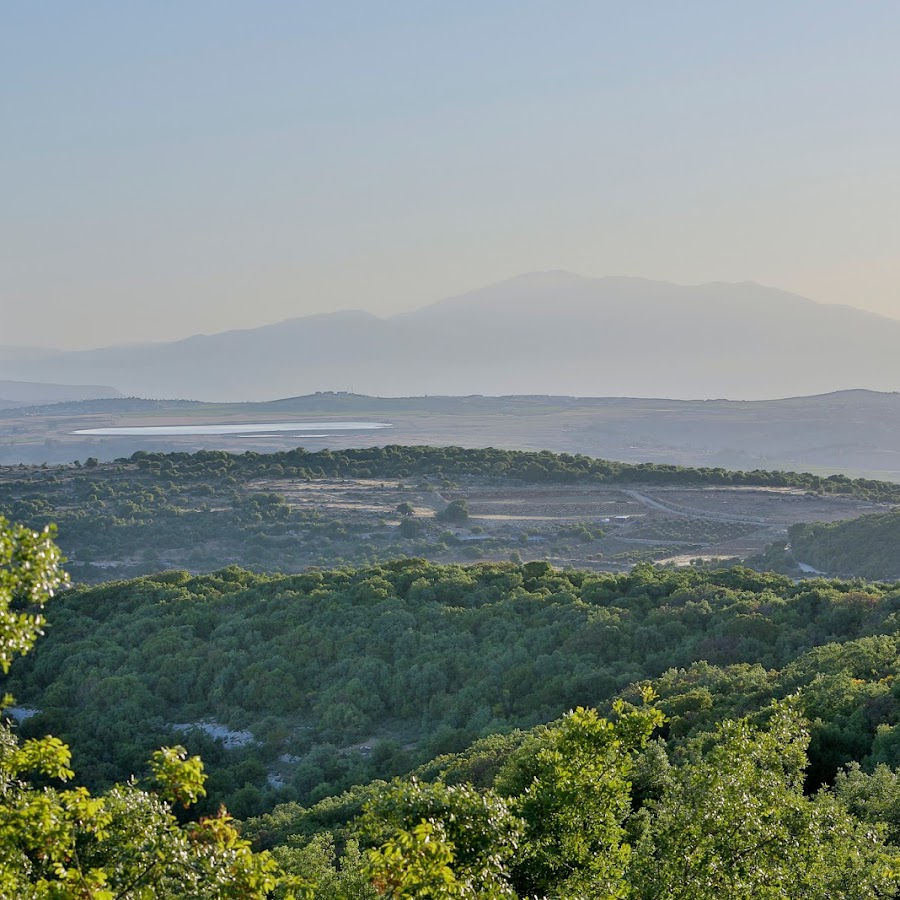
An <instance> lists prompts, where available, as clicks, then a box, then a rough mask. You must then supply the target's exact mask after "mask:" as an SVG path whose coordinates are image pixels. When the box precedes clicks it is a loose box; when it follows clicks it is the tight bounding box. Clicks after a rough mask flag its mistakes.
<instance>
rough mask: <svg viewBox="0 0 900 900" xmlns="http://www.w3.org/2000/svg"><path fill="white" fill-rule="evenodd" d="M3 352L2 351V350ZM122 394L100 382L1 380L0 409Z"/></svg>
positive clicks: (119, 395)
mask: <svg viewBox="0 0 900 900" xmlns="http://www.w3.org/2000/svg"><path fill="white" fill-rule="evenodd" d="M0 352H2V351H0ZM121 396H122V395H121V394H120V393H119V392H118V391H117V390H116V389H115V388H111V387H106V386H105V385H99V384H36V383H34V382H30V381H0V409H14V408H16V407H19V406H39V405H42V404H45V403H65V402H68V401H71V400H107V399H110V398H114V397H121Z"/></svg>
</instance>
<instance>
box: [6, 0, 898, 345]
mask: <svg viewBox="0 0 900 900" xmlns="http://www.w3.org/2000/svg"><path fill="white" fill-rule="evenodd" d="M898 47H900V3H898V2H896V0H883V2H879V0H847V2H828V0H809V2H791V0H768V2H767V0H755V2H722V0H706V2H688V0H679V2H672V0H658V2H644V0H634V2H630V3H623V2H621V0H615V2H609V3H607V2H599V0H594V2H567V0H544V2H527V0H504V2H499V0H452V2H450V0H440V2H438V0H408V2H405V0H404V2H400V0H361V2H342V0H328V2H322V0H318V2H301V0H283V2H266V0H254V2H252V3H250V2H228V0H178V2H165V0H152V2H150V0H143V2H140V0H134V2H128V3H122V2H121V0H110V2H91V0H79V2H74V0H60V2H53V3H51V2H43V3H41V2H21V3H5V4H3V5H2V10H0V122H2V123H3V124H2V135H3V136H2V140H0V344H38V345H51V346H61V347H83V346H92V345H99V344H104V343H111V342H126V341H136V340H151V339H152V340H155V339H167V338H176V337H182V336H185V335H188V334H192V333H195V332H199V331H205V332H210V331H221V330H225V329H228V328H239V327H248V326H254V325H259V324H264V323H267V322H271V321H275V320H278V319H283V318H287V317H291V316H299V315H305V314H307V313H312V312H321V311H326V310H330V309H339V308H345V307H355V308H364V309H369V310H371V311H373V312H376V313H379V314H387V313H392V312H397V311H400V310H404V309H410V308H414V307H418V306H422V305H424V304H425V303H428V302H431V301H433V300H437V299H439V298H441V297H443V296H448V295H451V294H455V293H461V292H463V291H466V290H468V289H470V288H474V287H477V286H480V285H482V284H485V283H488V282H491V281H497V280H500V279H502V278H505V277H507V276H511V275H515V274H519V273H522V272H526V271H530V270H534V269H548V268H562V269H569V270H572V271H575V272H579V273H581V274H584V275H641V276H645V277H650V278H661V279H667V280H672V281H678V282H682V283H693V282H702V281H711V280H729V281H731V280H733V281H740V280H748V279H749V280H754V281H760V282H763V283H766V284H771V285H776V286H779V287H783V288H787V289H789V290H794V291H797V292H799V293H803V294H805V295H807V296H810V297H813V298H814V299H818V300H823V301H827V302H836V303H848V304H852V305H855V306H860V307H865V308H868V309H871V310H875V311H877V312H881V313H885V314H887V315H892V316H895V317H898V318H900V252H898V251H900V163H898V160H900V114H898V108H900V52H898Z"/></svg>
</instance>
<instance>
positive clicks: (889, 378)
mask: <svg viewBox="0 0 900 900" xmlns="http://www.w3.org/2000/svg"><path fill="white" fill-rule="evenodd" d="M898 344H900V321H895V320H893V319H888V318H884V317H881V316H877V315H874V314H872V313H868V312H863V311H861V310H858V309H852V308H850V307H843V306H831V305H825V304H820V303H815V302H814V301H812V300H808V299H806V298H804V297H800V296H797V295H795V294H790V293H787V292H785V291H780V290H776V289H773V288H768V287H763V286H761V285H758V284H752V283H741V284H726V283H713V284H705V285H698V286H681V285H675V284H669V283H666V282H660V281H647V280H644V279H639V278H583V277H581V276H578V275H573V274H570V273H567V272H540V273H532V274H529V275H523V276H520V277H517V278H513V279H510V280H508V281H503V282H501V283H499V284H495V285H492V286H490V287H486V288H483V289H481V290H477V291H473V292H471V293H468V294H465V295H463V296H460V297H454V298H451V299H448V300H444V301H441V302H439V303H436V304H433V305H431V306H427V307H425V308H423V309H420V310H417V311H415V312H411V313H405V314H402V315H397V316H393V317H390V318H384V319H382V318H378V317H376V316H373V315H371V314H369V313H365V312H359V311H344V312H339V313H334V314H328V315H317V316H307V317H305V318H299V319H290V320H287V321H284V322H280V323H277V324H274V325H268V326H265V327H262V328H255V329H250V330H245V331H229V332H224V333H221V334H212V335H197V336H194V337H191V338H187V339H186V340H182V341H176V342H173V343H161V344H149V345H140V346H129V347H107V348H102V349H98V350H90V351H79V352H60V351H32V352H30V353H29V352H25V351H22V350H14V351H10V350H8V349H4V348H0V377H28V378H34V379H41V380H43V379H47V378H50V379H53V380H55V381H60V382H86V381H90V382H101V383H105V382H108V383H113V384H116V385H118V386H119V387H120V388H122V389H123V390H124V391H125V392H126V393H128V394H137V395H141V396H151V397H187V398H201V399H206V400H226V399H227V400H258V399H264V398H267V397H273V396H288V395H297V394H304V393H310V392H312V391H317V390H347V389H349V390H356V391H360V392H365V393H369V394H381V395H385V396H402V395H409V394H412V393H415V394H471V393H480V394H532V393H536V394H568V395H581V396H584V395H589V396H632V397H634V396H644V397H659V396H666V397H674V398H698V399H703V398H710V397H729V398H732V399H752V398H767V397H784V396H792V395H808V394H816V393H824V392H829V391H834V390H840V389H845V388H867V389H872V390H883V391H892V390H897V389H900V357H898V356H897V354H896V352H895V348H896V347H897V346H898Z"/></svg>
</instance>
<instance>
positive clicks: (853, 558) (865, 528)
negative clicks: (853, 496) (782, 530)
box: [788, 512, 900, 579]
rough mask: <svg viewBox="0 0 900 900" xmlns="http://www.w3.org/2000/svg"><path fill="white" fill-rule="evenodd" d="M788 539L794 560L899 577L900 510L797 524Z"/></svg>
mask: <svg viewBox="0 0 900 900" xmlns="http://www.w3.org/2000/svg"><path fill="white" fill-rule="evenodd" d="M788 540H789V542H790V549H791V555H792V556H793V559H794V560H797V561H800V562H804V563H806V564H807V565H810V566H813V567H814V568H816V569H819V570H820V571H822V572H830V573H833V574H845V573H848V572H852V573H853V574H856V575H861V576H863V577H865V578H885V579H888V578H889V579H896V578H900V512H888V513H881V514H876V515H871V516H860V517H859V518H858V519H852V520H850V521H849V522H812V523H810V524H803V525H794V526H793V527H791V528H790V529H789V531H788Z"/></svg>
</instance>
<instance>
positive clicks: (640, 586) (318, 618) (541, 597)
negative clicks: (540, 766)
mask: <svg viewBox="0 0 900 900" xmlns="http://www.w3.org/2000/svg"><path fill="white" fill-rule="evenodd" d="M898 610H900V589H898V590H895V589H893V588H891V587H888V586H884V585H868V586H861V585H860V584H859V583H847V582H808V583H800V584H795V583H794V582H793V581H792V580H790V579H788V578H784V577H781V576H774V575H761V574H758V573H756V572H752V571H749V570H746V569H730V570H722V571H719V572H702V571H695V570H690V569H686V570H668V571H667V570H660V569H654V568H652V567H649V566H640V567H637V568H636V569H635V570H634V571H633V572H631V573H630V574H627V575H609V574H602V573H591V572H583V571H567V572H558V571H554V570H553V569H552V568H551V567H549V566H548V565H546V564H545V563H530V564H527V565H525V566H519V565H514V564H512V563H507V564H500V565H475V566H470V567H463V566H437V565H432V564H428V563H425V562H423V561H421V560H405V561H398V562H396V563H390V564H386V565H381V566H375V567H371V568H367V569H362V570H347V569H344V570H335V571H326V572H308V573H305V574H301V575H293V576H263V575H253V574H251V573H248V572H246V571H242V570H238V569H226V570H223V571H221V572H218V573H215V574H213V575H208V576H200V577H191V576H189V575H188V574H186V573H178V572H173V573H165V574H161V575H157V576H152V577H147V578H143V579H138V580H136V581H131V582H118V583H111V584H107V585H104V586H101V587H96V588H80V589H75V590H71V591H69V592H67V593H66V594H65V595H64V596H63V597H62V598H61V599H60V600H59V601H57V602H56V604H55V606H54V608H53V610H52V614H51V616H50V625H49V627H48V633H47V636H46V637H45V638H44V639H43V640H42V641H41V643H40V645H39V646H38V648H37V649H36V650H35V652H34V653H33V654H32V656H30V657H29V658H28V659H26V660H23V661H22V662H21V663H19V664H18V665H17V668H16V669H15V670H14V671H13V674H12V677H11V682H10V689H11V690H12V692H13V693H14V694H15V696H16V697H17V700H18V701H19V703H20V705H21V706H22V707H26V708H27V711H26V713H25V715H27V716H28V718H25V719H24V721H23V723H22V729H23V732H24V733H25V734H27V735H31V734H42V733H45V732H46V731H47V730H50V731H52V732H53V733H55V734H58V735H60V736H61V737H63V738H64V739H66V740H67V741H69V742H71V744H72V747H73V751H74V753H75V760H76V767H75V768H76V770H77V771H79V772H80V773H81V775H82V776H83V777H84V778H86V779H87V781H88V782H89V783H91V784H105V783H107V782H109V781H111V780H115V779H121V778H123V777H127V776H128V775H129V774H130V773H131V772H133V771H135V770H136V769H137V767H139V765H140V764H141V763H142V761H143V760H144V759H146V757H147V755H148V753H149V752H150V751H152V750H153V749H154V748H155V747H157V746H159V745H161V744H165V743H171V742H172V740H173V738H174V737H176V736H177V738H178V740H179V741H183V742H184V743H185V744H186V745H187V746H188V748H189V749H190V750H191V752H199V753H201V755H202V756H203V758H204V760H205V761H206V762H207V764H208V766H209V768H210V771H211V777H210V782H209V787H210V801H209V802H210V803H211V804H215V803H217V802H219V801H221V800H224V801H226V802H227V803H228V805H229V807H230V808H232V810H233V811H234V812H235V813H236V814H238V815H248V814H252V813H255V812H258V811H260V810H262V809H264V808H266V807H267V806H269V805H271V804H272V803H274V802H276V801H277V800H279V799H294V798H295V799H298V800H301V801H304V802H309V801H314V800H317V799H319V798H323V797H325V796H327V795H329V794H331V793H334V792H335V791H338V790H341V789H344V788H346V787H349V786H350V785H352V784H354V783H362V782H365V781H367V780H369V779H371V778H373V777H377V776H385V775H390V774H394V773H400V772H403V771H408V770H409V769H410V768H411V767H412V766H414V765H416V764H419V763H421V762H424V761H425V760H427V759H429V758H430V757H433V756H435V755H437V754H440V753H444V752H448V751H457V750H461V749H462V748H464V747H465V746H466V745H467V744H469V743H470V742H471V741H473V740H475V739H477V738H479V737H482V736H486V735H489V734H493V733H497V732H504V731H508V730H510V729H513V728H519V727H530V726H533V725H536V724H539V723H541V722H546V721H549V720H551V719H554V718H555V717H557V716H559V715H560V714H562V713H563V712H564V711H565V710H566V709H569V708H572V707H573V706H577V705H584V706H598V705H599V706H600V707H601V708H605V707H607V706H608V704H609V702H610V701H611V700H612V698H613V697H614V696H616V695H617V694H618V693H619V692H622V691H625V690H627V689H628V686H629V685H631V684H632V683H634V682H639V681H641V680H642V679H647V678H657V677H659V676H661V675H662V674H663V673H664V672H666V671H667V670H669V669H671V668H672V667H678V668H687V667H690V666H691V665H692V664H694V663H695V662H696V661H697V660H705V661H706V662H707V663H708V664H709V665H711V666H732V665H736V664H748V665H755V666H756V667H757V668H755V669H752V670H747V673H745V674H741V672H742V671H743V670H736V671H737V674H735V672H733V671H731V670H729V671H727V672H726V674H725V675H722V676H719V675H715V674H709V671H711V670H707V669H701V670H700V672H701V674H702V679H701V681H702V680H703V679H705V680H706V681H709V682H710V684H711V685H712V686H710V684H706V681H704V682H703V683H702V684H699V685H697V686H696V690H695V688H694V687H693V686H692V687H691V688H690V689H689V690H687V694H688V695H689V696H688V697H687V698H686V699H684V698H682V699H681V700H679V701H678V702H677V703H675V702H674V701H673V703H674V705H672V706H671V707H670V706H668V705H666V704H668V702H669V701H668V699H666V698H667V697H668V695H669V693H671V691H670V690H669V688H668V687H666V689H665V690H664V691H661V692H662V693H663V696H664V707H663V708H664V709H665V710H666V711H667V712H668V713H669V714H670V715H672V716H673V724H672V726H671V727H672V728H674V729H675V733H678V730H679V729H681V730H684V729H686V728H687V724H690V723H692V722H695V721H696V722H700V723H703V724H708V723H709V722H711V721H714V720H715V719H716V718H720V717H721V716H722V715H725V714H726V713H727V714H732V713H733V712H735V711H739V712H744V711H748V710H751V709H753V708H755V707H756V706H758V705H760V704H763V703H765V702H767V701H768V699H770V698H771V697H780V696H785V695H786V694H788V693H791V692H792V691H793V690H796V689H797V688H801V687H804V685H810V686H812V687H810V690H811V691H812V693H810V694H809V697H810V701H809V702H810V703H811V704H812V705H811V706H810V708H809V709H808V710H807V712H808V714H809V715H810V716H811V718H812V720H813V722H814V725H813V733H814V740H813V746H812V759H813V772H815V773H817V775H816V777H817V778H818V779H819V780H822V779H828V778H830V777H833V775H834V772H835V769H836V767H837V766H838V765H841V764H843V763H845V762H848V761H850V760H853V759H858V760H861V761H862V760H865V759H866V758H868V757H869V756H870V755H871V754H877V753H879V752H881V751H880V750H879V748H880V747H881V746H882V744H883V742H884V741H885V740H886V738H880V740H881V742H882V743H881V744H880V743H877V741H878V740H879V731H878V728H879V726H880V725H887V726H892V725H893V724H894V722H895V720H896V714H897V706H898V704H897V699H896V697H895V695H894V693H893V679H894V676H895V675H896V674H897V672H896V669H897V665H898V664H897V658H898V657H897V653H896V643H895V640H896V638H895V632H896V629H897V627H898V625H897V622H898V612H897V611H898ZM868 635H883V636H882V637H878V638H873V640H876V644H877V647H878V648H881V649H880V650H878V652H877V653H876V657H877V658H876V657H873V660H874V661H868V657H866V658H867V662H866V663H865V664H864V665H859V666H856V668H854V669H853V671H852V674H850V675H846V676H845V675H841V674H840V672H841V671H842V670H843V669H845V668H848V667H850V668H852V666H850V664H849V663H844V664H842V665H841V666H840V667H839V669H838V670H837V671H836V673H835V675H834V677H835V678H837V679H838V682H839V684H840V685H843V687H840V702H841V703H842V704H843V706H841V715H843V716H846V717H848V720H850V721H851V724H850V725H847V726H846V727H845V726H841V727H842V728H845V730H847V731H848V733H849V734H851V735H852V738H848V739H847V741H845V742H844V743H841V742H840V741H838V743H837V745H835V743H834V741H833V740H831V738H827V737H826V736H825V735H826V732H827V733H828V734H831V732H830V731H829V729H833V728H835V727H837V726H836V724H835V719H834V715H833V712H832V710H831V709H830V707H828V706H827V704H826V705H825V706H823V707H822V708H821V709H820V707H819V706H817V705H816V704H817V703H818V702H819V701H818V700H817V699H816V698H818V697H820V695H823V691H824V687H825V683H823V682H822V681H821V679H819V680H818V681H817V680H816V672H817V671H818V669H819V668H821V666H816V665H812V664H811V663H809V664H808V663H804V662H803V660H804V659H807V658H811V657H804V654H808V653H812V652H815V650H814V648H817V647H822V646H823V645H829V644H835V642H837V643H836V644H835V647H834V649H832V650H830V651H827V652H828V653H831V654H834V653H839V652H843V651H842V650H841V647H842V646H843V645H844V644H845V643H846V642H852V641H854V640H858V639H863V641H864V642H863V644H860V645H859V646H860V647H861V648H863V649H862V650H860V649H854V650H852V653H853V654H859V653H861V652H865V653H866V654H871V653H875V651H874V650H869V649H866V648H867V647H868V645H867V644H865V640H866V639H868V638H867V637H866V636H868ZM846 646H847V647H852V646H853V645H851V644H846ZM821 652H826V651H821ZM848 652H851V651H848ZM879 654H880V655H879ZM792 666H793V667H794V668H791V667H792ZM797 666H800V667H801V669H797V668H796V667H797ZM803 666H806V667H805V668H802V667H803ZM770 670H771V671H770ZM795 671H796V672H798V673H799V674H795V675H791V674H790V673H792V672H795ZM685 677H687V679H688V682H689V681H690V680H691V679H692V678H697V677H699V676H697V675H696V674H694V675H689V676H685ZM720 677H721V678H722V679H724V682H722V681H717V679H719V678H720ZM668 678H669V681H671V680H672V678H673V676H668ZM728 679H735V683H734V686H733V687H728V684H729V681H728ZM784 679H787V680H784ZM841 679H843V680H841ZM854 679H862V681H858V680H854ZM748 680H749V682H752V684H753V685H754V687H753V690H750V688H749V687H748V686H747V683H746V682H748ZM674 683H677V684H679V685H680V684H681V682H679V681H678V679H677V678H676V679H675V682H674ZM666 684H668V682H666ZM723 684H724V685H725V686H724V687H723V686H722V685H723ZM679 690H680V688H679ZM804 690H806V688H804ZM835 690H838V688H837V687H835ZM717 694H724V695H725V697H726V700H727V702H724V701H723V702H718V701H717V702H715V703H714V702H713V700H714V699H715V697H716V695H717ZM824 694H825V695H827V694H828V692H827V691H824ZM733 695H734V696H733ZM823 696H824V695H823ZM824 702H825V701H823V703H824ZM828 702H831V701H830V700H829V701H828ZM679 704H680V705H679ZM729 704H730V705H729ZM742 704H744V705H742ZM35 710H38V711H39V712H37V713H36V714H32V713H34V711H35ZM818 718H822V720H823V722H825V723H826V725H824V726H822V728H824V729H825V730H824V731H821V729H820V727H819V726H818V725H816V724H815V722H816V721H817V719H818ZM681 719H684V723H687V724H681ZM216 729H219V730H216ZM820 731H821V734H820ZM216 735H218V736H219V738H220V739H216ZM822 741H824V742H825V743H822ZM835 746H836V747H837V749H835ZM898 762H900V760H898Z"/></svg>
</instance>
